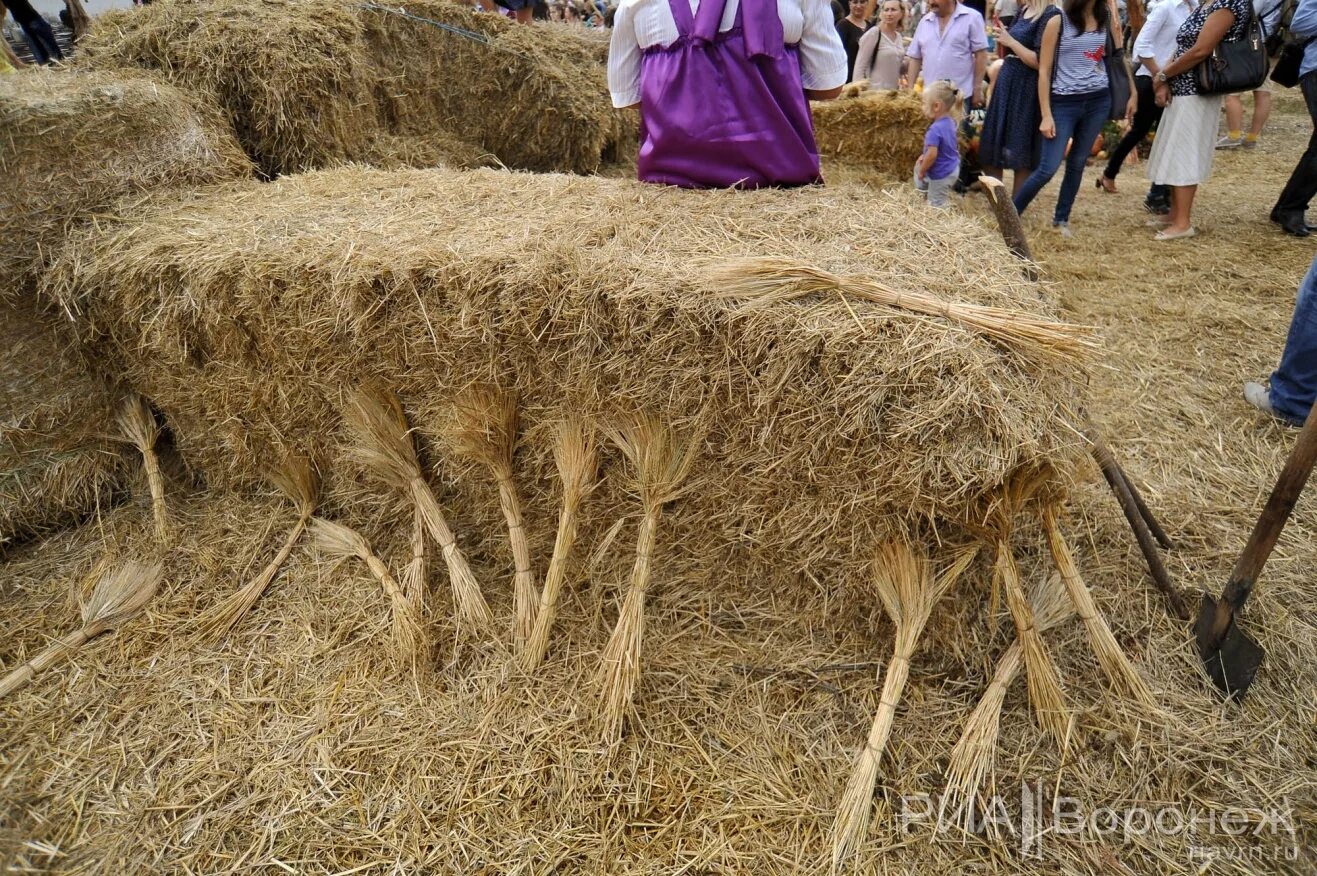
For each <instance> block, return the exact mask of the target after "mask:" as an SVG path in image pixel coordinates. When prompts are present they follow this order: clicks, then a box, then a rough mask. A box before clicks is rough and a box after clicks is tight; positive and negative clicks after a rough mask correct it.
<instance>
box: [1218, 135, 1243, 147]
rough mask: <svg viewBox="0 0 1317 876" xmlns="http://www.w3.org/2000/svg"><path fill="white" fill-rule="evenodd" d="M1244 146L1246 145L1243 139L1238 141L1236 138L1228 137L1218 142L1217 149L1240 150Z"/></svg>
mask: <svg viewBox="0 0 1317 876" xmlns="http://www.w3.org/2000/svg"><path fill="white" fill-rule="evenodd" d="M1243 145H1244V138H1243V137H1240V138H1239V139H1238V140H1236V139H1235V138H1233V137H1231V136H1229V135H1226V136H1225V137H1222V138H1221V139H1220V140H1217V141H1216V148H1217V149H1238V148H1239V147H1240V146H1243Z"/></svg>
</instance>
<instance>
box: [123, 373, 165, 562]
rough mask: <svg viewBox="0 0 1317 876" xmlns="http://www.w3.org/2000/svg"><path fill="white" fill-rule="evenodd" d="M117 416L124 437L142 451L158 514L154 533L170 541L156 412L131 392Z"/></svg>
mask: <svg viewBox="0 0 1317 876" xmlns="http://www.w3.org/2000/svg"><path fill="white" fill-rule="evenodd" d="M115 418H116V419H117V420H118V423H119V430H120V431H121V432H122V433H123V436H124V438H126V439H127V440H128V441H130V442H132V444H133V445H134V446H135V447H136V448H137V449H138V450H139V451H140V452H141V454H142V463H143V465H144V466H145V467H146V483H147V486H148V487H149V488H150V490H151V511H152V514H153V515H154V517H155V536H156V540H157V541H158V542H159V543H160V544H162V545H163V544H166V543H167V542H168V541H169V517H168V515H167V513H166V511H165V478H164V475H163V474H161V472H160V458H159V457H158V456H156V452H155V442H156V439H157V438H159V437H160V427H159V426H157V425H156V421H155V414H153V413H151V408H150V407H149V406H148V405H147V403H146V399H144V398H142V397H141V396H140V395H138V394H137V393H135V392H133V393H129V394H128V395H127V396H126V397H125V398H124V400H123V401H122V402H121V403H120V404H119V409H118V411H116V412H115Z"/></svg>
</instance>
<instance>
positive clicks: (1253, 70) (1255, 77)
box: [1194, 3, 1268, 95]
mask: <svg viewBox="0 0 1317 876" xmlns="http://www.w3.org/2000/svg"><path fill="white" fill-rule="evenodd" d="M1209 14H1210V13H1209ZM1267 66H1268V64H1267V45H1266V40H1265V39H1264V38H1263V33H1262V22H1261V21H1259V20H1258V16H1257V13H1255V12H1254V11H1253V5H1252V4H1251V3H1250V4H1248V23H1247V24H1246V25H1245V26H1244V30H1243V34H1242V35H1241V36H1240V37H1239V38H1238V39H1233V40H1225V39H1223V40H1221V42H1219V43H1217V46H1216V48H1215V49H1213V50H1212V54H1211V55H1210V56H1208V57H1207V58H1205V59H1203V60H1202V61H1201V62H1200V63H1199V64H1198V66H1197V67H1195V68H1194V82H1195V84H1196V85H1197V86H1198V93H1199V94H1205V95H1210V94H1235V93H1237V92H1241V91H1253V90H1255V89H1257V88H1260V87H1261V86H1262V84H1263V83H1264V82H1266V81H1267Z"/></svg>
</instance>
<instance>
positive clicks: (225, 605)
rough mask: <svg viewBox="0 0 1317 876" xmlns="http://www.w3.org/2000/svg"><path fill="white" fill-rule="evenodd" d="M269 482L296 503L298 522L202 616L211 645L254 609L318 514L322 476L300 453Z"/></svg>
mask: <svg viewBox="0 0 1317 876" xmlns="http://www.w3.org/2000/svg"><path fill="white" fill-rule="evenodd" d="M270 481H271V482H272V483H273V484H274V485H275V486H276V487H278V489H279V491H280V492H282V493H283V494H284V495H285V496H287V497H288V498H289V499H292V500H293V503H294V504H296V505H297V522H296V523H295V524H293V528H292V529H291V530H290V531H289V533H288V537H287V538H285V539H284V543H283V545H282V546H281V547H280V548H279V552H278V553H277V554H275V556H274V559H273V560H271V561H270V563H269V565H267V566H266V567H265V568H264V569H262V570H261V573H260V574H259V575H257V576H256V577H255V578H253V579H252V580H251V581H249V582H247V583H246V584H245V585H243V587H242V588H240V589H239V590H237V591H235V592H234V593H233V594H231V595H230V596H229V597H228V598H227V599H225V600H224V601H223V602H221V603H220V604H219V605H217V606H216V607H215V608H214V609H212V610H211V611H209V612H207V613H206V614H205V615H204V616H203V617H202V618H201V620H200V622H199V623H198V625H197V630H198V632H199V633H200V635H201V637H202V639H203V640H205V641H208V642H210V643H211V644H215V643H218V642H219V641H220V640H221V639H223V638H224V637H225V636H227V635H228V634H229V633H230V632H232V631H233V629H234V628H235V627H237V625H238V624H239V623H240V622H241V621H242V619H243V618H244V617H246V616H247V612H249V611H251V609H252V606H254V605H255V604H256V602H257V601H258V600H259V599H260V598H261V595H262V594H264V593H265V590H266V588H268V587H269V586H270V584H271V582H273V581H274V576H275V575H277V574H279V569H280V568H282V567H283V564H284V563H286V562H288V557H289V555H291V554H292V552H293V547H294V546H295V545H296V544H297V540H298V539H299V538H301V537H302V532H303V531H304V530H305V529H306V526H307V523H308V522H309V521H310V520H311V515H312V514H314V513H315V509H316V502H317V500H318V499H319V494H320V478H319V477H318V476H317V474H316V472H315V469H314V468H312V466H311V462H310V460H308V459H306V458H305V457H300V456H292V457H289V458H287V459H285V460H284V461H283V463H282V464H280V466H279V467H278V468H276V469H275V470H274V471H273V472H271V473H270Z"/></svg>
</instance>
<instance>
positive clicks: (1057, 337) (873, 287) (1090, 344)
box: [712, 257, 1096, 362]
mask: <svg viewBox="0 0 1317 876" xmlns="http://www.w3.org/2000/svg"><path fill="white" fill-rule="evenodd" d="M712 274H713V288H714V290H715V291H714V295H715V296H716V297H719V298H731V299H736V300H739V301H748V302H750V303H753V304H773V303H777V302H782V301H793V300H795V299H797V298H804V297H805V296H807V295H830V294H836V295H839V296H841V299H842V301H843V302H847V299H850V298H853V299H856V300H859V301H869V302H872V303H874V304H882V305H885V306H887V307H893V308H896V309H898V310H906V311H910V312H912V313H921V314H925V315H927V316H938V317H943V318H945V319H948V320H951V321H952V322H956V323H960V324H961V325H963V326H965V327H966V328H969V329H972V330H973V331H976V332H979V333H980V334H983V335H986V336H987V337H989V338H992V339H993V340H995V341H998V342H999V343H1002V344H1004V345H1005V346H1007V347H1010V348H1012V349H1014V350H1018V351H1019V352H1021V353H1024V354H1029V355H1034V356H1038V357H1040V358H1050V359H1059V360H1062V361H1067V362H1081V361H1083V360H1085V359H1086V358H1087V357H1088V355H1089V354H1090V353H1091V352H1092V351H1093V350H1094V349H1096V343H1095V341H1094V340H1093V329H1092V328H1091V327H1089V326H1079V325H1072V324H1069V323H1063V322H1056V321H1054V320H1048V319H1041V318H1039V317H1036V316H1031V315H1029V314H1027V313H1023V312H1021V311H1017V310H1007V309H1004V308H1000V307H985V306H983V305H979V304H961V303H958V302H953V301H943V300H942V299H940V298H935V297H934V296H932V295H928V294H925V293H921V292H898V291H897V290H895V289H892V288H891V287H889V286H886V285H884V284H882V283H879V282H878V281H876V280H873V279H871V278H868V277H861V276H839V275H837V274H832V273H829V272H828V271H824V270H822V269H820V268H816V267H813V266H811V265H807V264H802V263H800V262H796V261H792V260H790V259H779V258H770V257H765V258H747V259H738V260H735V261H732V262H728V263H724V264H719V265H716V266H714V267H713V268H712ZM847 306H848V307H849V303H847Z"/></svg>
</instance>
